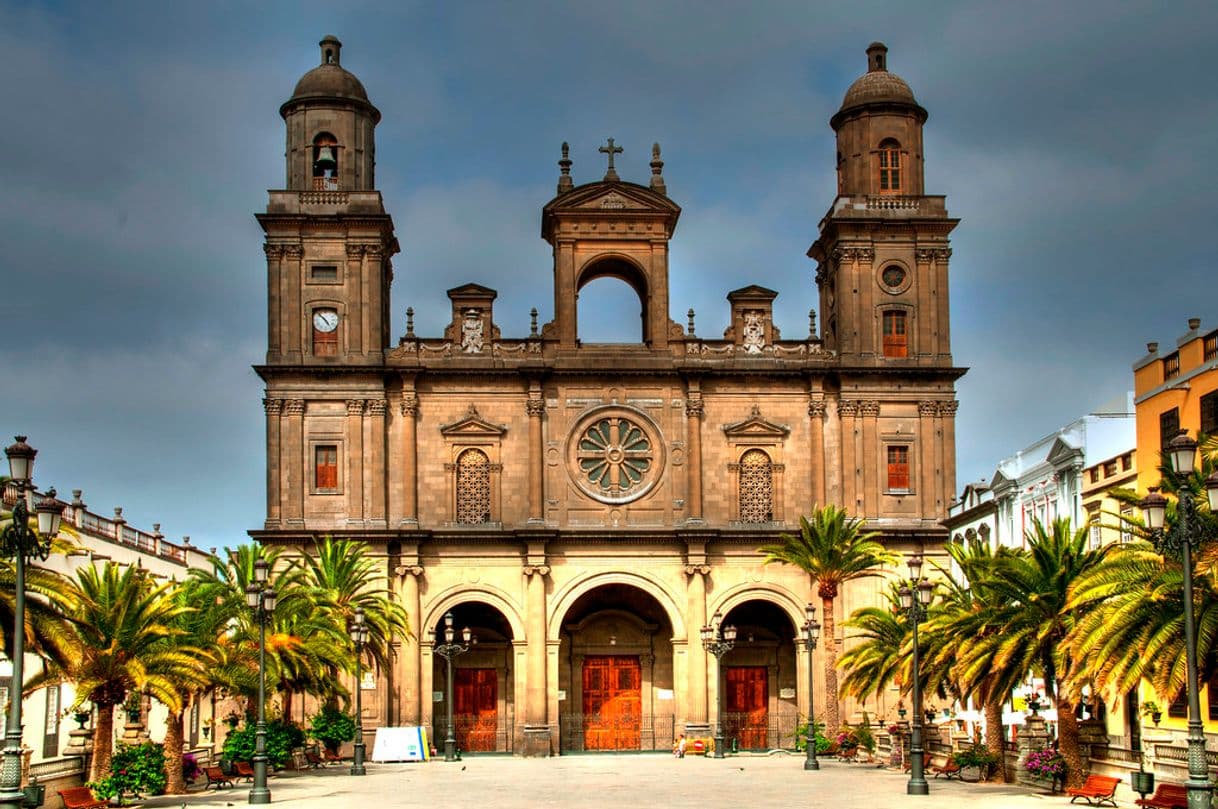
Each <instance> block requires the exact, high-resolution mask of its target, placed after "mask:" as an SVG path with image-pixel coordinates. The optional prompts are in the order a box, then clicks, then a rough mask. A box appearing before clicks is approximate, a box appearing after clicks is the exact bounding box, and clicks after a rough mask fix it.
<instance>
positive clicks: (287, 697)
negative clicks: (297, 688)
mask: <svg viewBox="0 0 1218 809" xmlns="http://www.w3.org/2000/svg"><path fill="white" fill-rule="evenodd" d="M283 722H284V724H286V725H290V724H292V689H290V688H285V689H283Z"/></svg>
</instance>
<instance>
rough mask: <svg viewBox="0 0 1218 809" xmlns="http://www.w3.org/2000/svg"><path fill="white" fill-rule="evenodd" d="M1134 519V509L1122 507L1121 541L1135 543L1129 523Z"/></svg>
mask: <svg viewBox="0 0 1218 809" xmlns="http://www.w3.org/2000/svg"><path fill="white" fill-rule="evenodd" d="M1132 519H1133V507H1132V506H1121V541H1122V542H1133V531H1132V530H1130V527H1129V521H1130V520H1132Z"/></svg>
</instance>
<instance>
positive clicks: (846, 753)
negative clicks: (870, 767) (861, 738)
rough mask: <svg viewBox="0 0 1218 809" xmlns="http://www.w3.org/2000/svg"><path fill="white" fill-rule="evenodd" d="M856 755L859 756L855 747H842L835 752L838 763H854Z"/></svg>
mask: <svg viewBox="0 0 1218 809" xmlns="http://www.w3.org/2000/svg"><path fill="white" fill-rule="evenodd" d="M858 754H859V749H858V748H857V747H843V748H842V749H841V750H838V751H837V760H838V761H855V760H857V756H858Z"/></svg>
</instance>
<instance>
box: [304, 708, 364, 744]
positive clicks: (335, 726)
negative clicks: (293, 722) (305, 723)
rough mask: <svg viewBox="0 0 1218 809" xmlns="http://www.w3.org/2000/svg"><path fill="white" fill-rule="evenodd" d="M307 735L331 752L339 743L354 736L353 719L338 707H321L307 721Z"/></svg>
mask: <svg viewBox="0 0 1218 809" xmlns="http://www.w3.org/2000/svg"><path fill="white" fill-rule="evenodd" d="M309 735H310V736H312V737H313V738H314V739H317V741H319V742H321V743H322V745H324V746H325V748H326V749H327V750H329V751H330V752H332V753H335V752H338V748H339V745H341V744H342V743H343V742H349V741H351V740H352V739H354V738H355V719H353V718H352V717H351V715H350V714H347V713H343V712H342V711H340V710H339V709H338V708H330V707H327V708H322V710H321V713H318V714H316V715H314V716H313V718H312V720H310V722H309Z"/></svg>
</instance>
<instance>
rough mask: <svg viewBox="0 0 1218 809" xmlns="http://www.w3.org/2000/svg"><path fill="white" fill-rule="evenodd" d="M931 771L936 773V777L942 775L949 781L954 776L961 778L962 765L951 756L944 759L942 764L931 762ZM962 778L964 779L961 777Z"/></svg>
mask: <svg viewBox="0 0 1218 809" xmlns="http://www.w3.org/2000/svg"><path fill="white" fill-rule="evenodd" d="M930 771H931V772H933V773H934V774H935V778H938V777H939V776H940V775H942V776H943V777H944V778H946V779H947V780H948V781H950V780H952V779H953V778H960V765H959V764H957V763H956V762H955V760H954V759H951V758H946V759H944V760H943V763H942V764H931V765H930ZM960 780H964V779H962V778H961V779H960Z"/></svg>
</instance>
